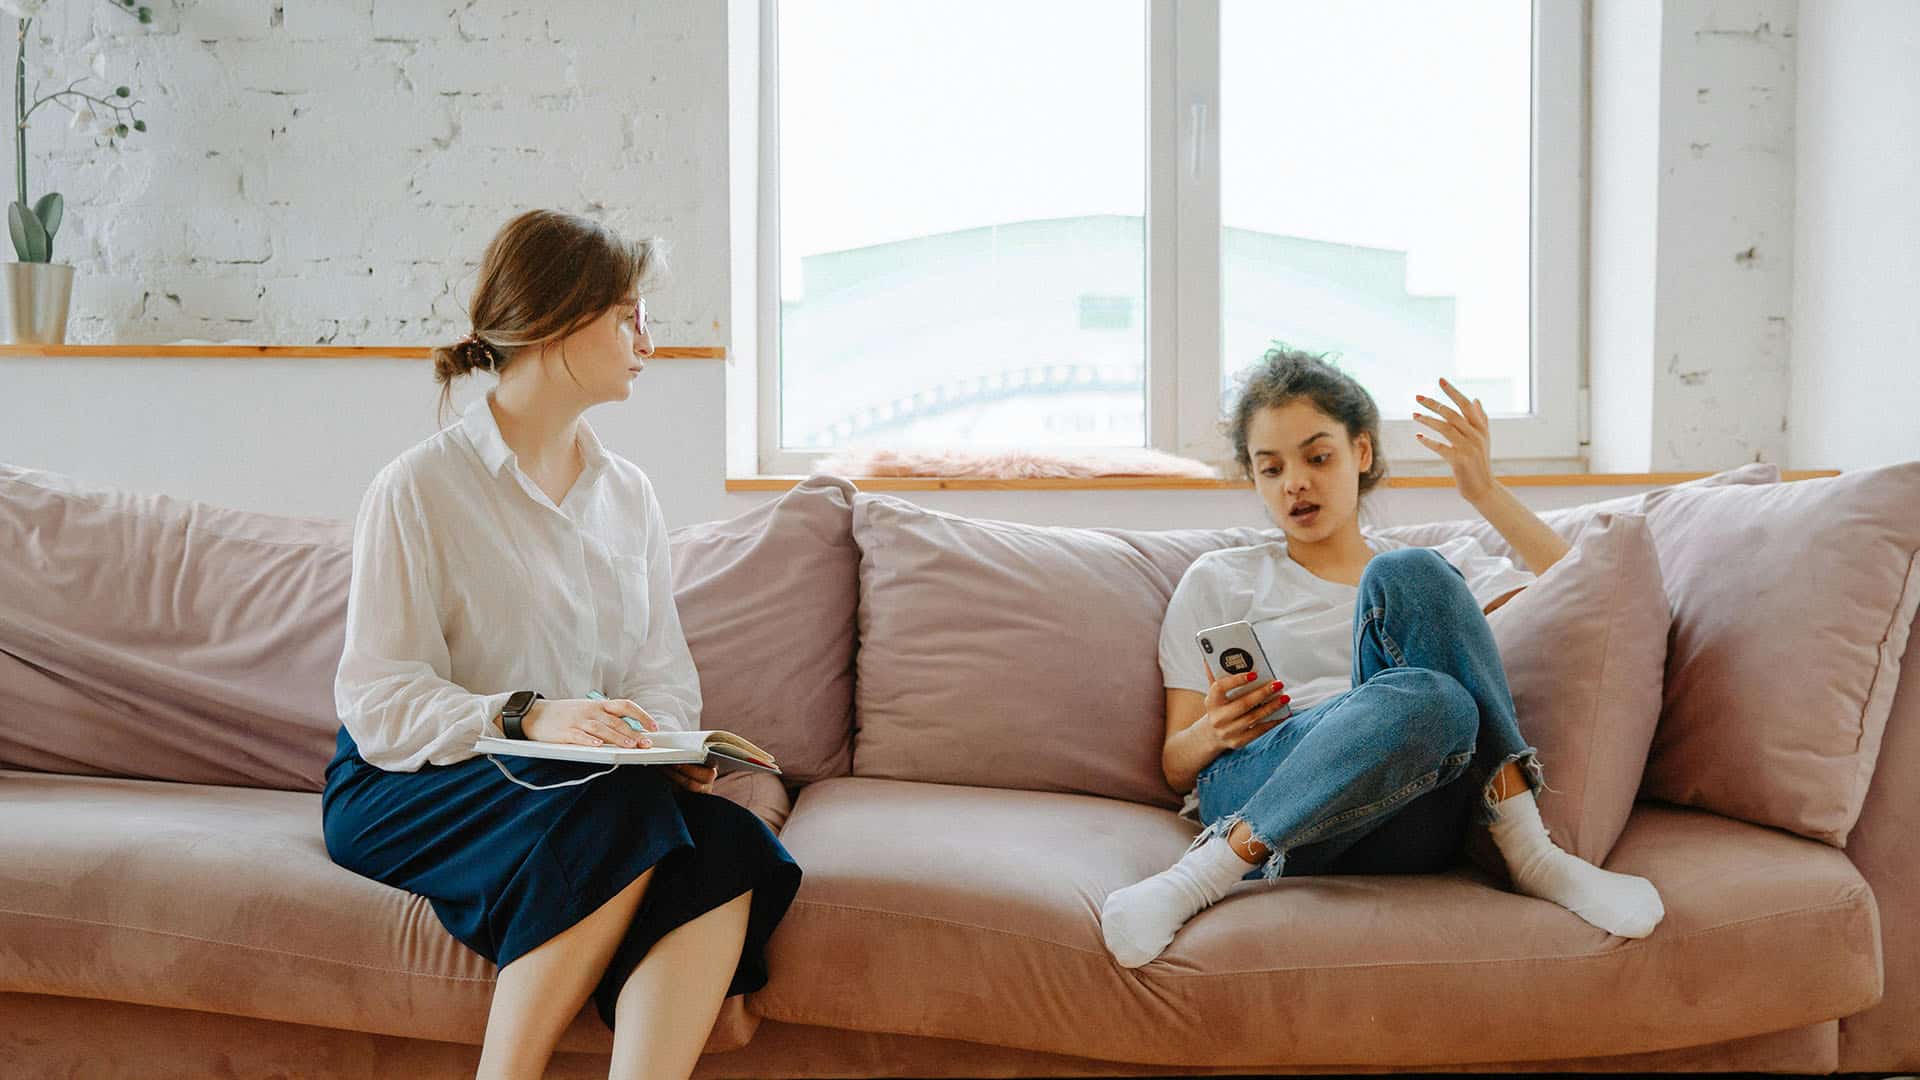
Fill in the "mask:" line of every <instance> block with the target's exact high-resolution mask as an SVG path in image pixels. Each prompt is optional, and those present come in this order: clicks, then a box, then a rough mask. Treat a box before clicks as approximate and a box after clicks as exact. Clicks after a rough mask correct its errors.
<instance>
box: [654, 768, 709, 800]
mask: <svg viewBox="0 0 1920 1080" xmlns="http://www.w3.org/2000/svg"><path fill="white" fill-rule="evenodd" d="M719 775H720V770H719V769H717V768H715V767H714V766H712V765H675V766H674V767H673V768H671V769H669V770H667V779H669V780H671V781H673V782H674V783H675V784H677V785H679V786H680V787H683V788H685V789H687V790H688V791H696V792H699V793H701V794H703V795H710V794H712V793H713V782H714V779H715V778H716V777H718V776H719Z"/></svg>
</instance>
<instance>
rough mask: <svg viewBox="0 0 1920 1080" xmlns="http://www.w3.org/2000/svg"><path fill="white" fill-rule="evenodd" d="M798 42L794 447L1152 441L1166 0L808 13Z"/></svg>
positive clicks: (786, 388)
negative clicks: (1153, 174)
mask: <svg viewBox="0 0 1920 1080" xmlns="http://www.w3.org/2000/svg"><path fill="white" fill-rule="evenodd" d="M779 47H780V57H779V80H780V84H779V102H780V111H779V153H780V163H779V176H780V223H779V231H780V236H779V243H780V262H781V266H780V270H781V274H780V292H781V298H780V299H781V303H780V443H781V446H782V447H784V448H791V449H798V450H805V449H818V448H825V447H833V446H846V445H873V444H887V445H912V444H920V445H928V444H948V445H952V444H956V443H975V444H982V443H1001V444H1011V443H1053V444H1069V445H1098V446H1141V445H1144V443H1145V440H1146V425H1145V412H1146V410H1145V389H1144V388H1145V380H1144V370H1145V356H1146V349H1145V342H1146V335H1145V317H1144V316H1145V280H1146V267H1145V254H1146V253H1145V247H1146V245H1145V231H1144V222H1145V210H1146V181H1145V177H1146V161H1145V153H1146V115H1147V103H1146V55H1147V46H1146V11H1145V6H1144V0H1133V2H1129V3H1116V2H1114V0H970V2H968V3H965V4H934V3H918V2H916V3H900V2H898V0H787V2H785V3H782V4H781V5H780V9H779Z"/></svg>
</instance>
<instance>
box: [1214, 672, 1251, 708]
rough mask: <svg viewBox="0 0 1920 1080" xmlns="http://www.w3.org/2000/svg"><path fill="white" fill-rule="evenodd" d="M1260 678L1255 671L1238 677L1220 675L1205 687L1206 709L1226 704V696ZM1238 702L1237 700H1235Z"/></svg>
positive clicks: (1243, 673)
mask: <svg viewBox="0 0 1920 1080" xmlns="http://www.w3.org/2000/svg"><path fill="white" fill-rule="evenodd" d="M1259 677H1260V673H1259V672H1257V671H1246V672H1242V673H1240V674H1238V675H1222V676H1220V677H1219V678H1217V679H1215V680H1213V682H1212V683H1211V684H1210V685H1208V687H1207V707H1208V708H1210V709H1211V708H1214V707H1217V706H1220V705H1225V704H1226V703H1227V695H1228V694H1230V693H1232V692H1233V691H1235V690H1238V689H1240V688H1241V687H1243V686H1245V685H1247V684H1248V683H1250V682H1252V681H1253V680H1255V679H1257V678H1259ZM1235 700H1236V701H1237V700H1239V699H1238V698H1236V699H1235Z"/></svg>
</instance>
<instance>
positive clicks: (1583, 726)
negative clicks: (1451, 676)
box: [1487, 512, 1669, 865]
mask: <svg viewBox="0 0 1920 1080" xmlns="http://www.w3.org/2000/svg"><path fill="white" fill-rule="evenodd" d="M1487 622H1488V624H1489V625H1490V626H1491V627H1492V629H1493V637H1494V640H1495V641H1496V642H1497V643H1498V644H1499V646H1500V660H1501V664H1502V666H1503V667H1505V669H1506V673H1507V685H1508V686H1509V688H1511V689H1512V691H1513V701H1514V707H1515V710H1516V713H1517V715H1518V717H1519V720H1520V732H1521V734H1522V735H1524V736H1526V738H1527V741H1528V742H1530V743H1531V744H1533V746H1534V747H1535V748H1536V749H1537V750H1538V751H1539V752H1540V764H1541V766H1542V768H1543V769H1544V770H1545V773H1546V780H1547V786H1548V790H1547V791H1545V792H1542V793H1541V795H1540V799H1539V802H1540V814H1541V816H1542V817H1543V818H1544V819H1545V820H1546V823H1547V828H1548V829H1549V831H1550V832H1551V833H1552V834H1553V837H1554V839H1555V841H1557V842H1558V843H1559V844H1560V846H1561V847H1563V848H1565V849H1566V850H1568V851H1571V852H1573V853H1574V854H1575V855H1578V856H1580V857H1581V858H1583V859H1585V860H1587V861H1588V862H1591V863H1593V864H1595V865H1600V864H1602V863H1604V862H1605V861H1606V858H1607V853H1608V852H1610V851H1612V850H1613V844H1614V841H1615V840H1617V839H1619V837H1620V831H1621V830H1622V829H1624V828H1626V824H1627V817H1628V815H1630V814H1631V813H1632V812H1633V803H1634V798H1635V796H1636V795H1637V794H1638V792H1639V790H1640V780H1641V775H1642V772H1643V771H1644V770H1645V768H1646V764H1647V749H1648V747H1649V746H1650V745H1651V744H1652V742H1653V732H1654V726H1655V724H1657V723H1658V722H1659V719H1660V687H1661V675H1662V672H1663V670H1664V667H1665V663H1666V656H1667V626H1668V622H1669V618H1668V613H1667V594H1666V591H1665V589H1664V588H1663V587H1662V585H1661V579H1660V564H1659V560H1658V558H1657V557H1656V556H1655V554H1654V548H1653V536H1652V533H1651V532H1650V531H1649V530H1648V528H1647V521H1646V518H1644V517H1643V516H1641V515H1639V514H1626V513H1612V512H1600V513H1596V514H1594V515H1593V516H1592V517H1590V518H1588V519H1587V520H1586V522H1585V526H1584V529H1583V531H1582V532H1580V534H1579V535H1578V537H1577V538H1576V539H1575V541H1574V544H1573V549H1572V550H1571V551H1569V552H1567V554H1565V555H1564V556H1562V557H1561V558H1560V561H1558V562H1556V563H1554V564H1553V565H1552V566H1551V567H1549V568H1548V569H1547V572H1546V573H1544V574H1542V575H1540V578H1539V579H1538V580H1537V581H1535V582H1534V583H1533V584H1532V585H1529V586H1528V587H1527V588H1526V589H1524V590H1522V591H1521V592H1520V594H1519V595H1518V596H1515V597H1514V598H1513V599H1512V600H1509V601H1507V602H1506V603H1505V604H1503V605H1501V606H1500V607H1499V608H1497V609H1495V610H1494V612H1493V614H1491V615H1489V616H1488V617H1487Z"/></svg>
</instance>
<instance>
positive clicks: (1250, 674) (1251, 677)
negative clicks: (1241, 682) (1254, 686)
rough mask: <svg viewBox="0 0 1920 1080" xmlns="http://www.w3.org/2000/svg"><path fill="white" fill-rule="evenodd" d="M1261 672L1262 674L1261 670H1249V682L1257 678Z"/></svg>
mask: <svg viewBox="0 0 1920 1080" xmlns="http://www.w3.org/2000/svg"><path fill="white" fill-rule="evenodd" d="M1259 674H1260V673H1259V672H1257V671H1249V672H1247V681H1248V682H1252V681H1253V680H1254V679H1255V677H1257V676H1258V675H1259Z"/></svg>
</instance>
